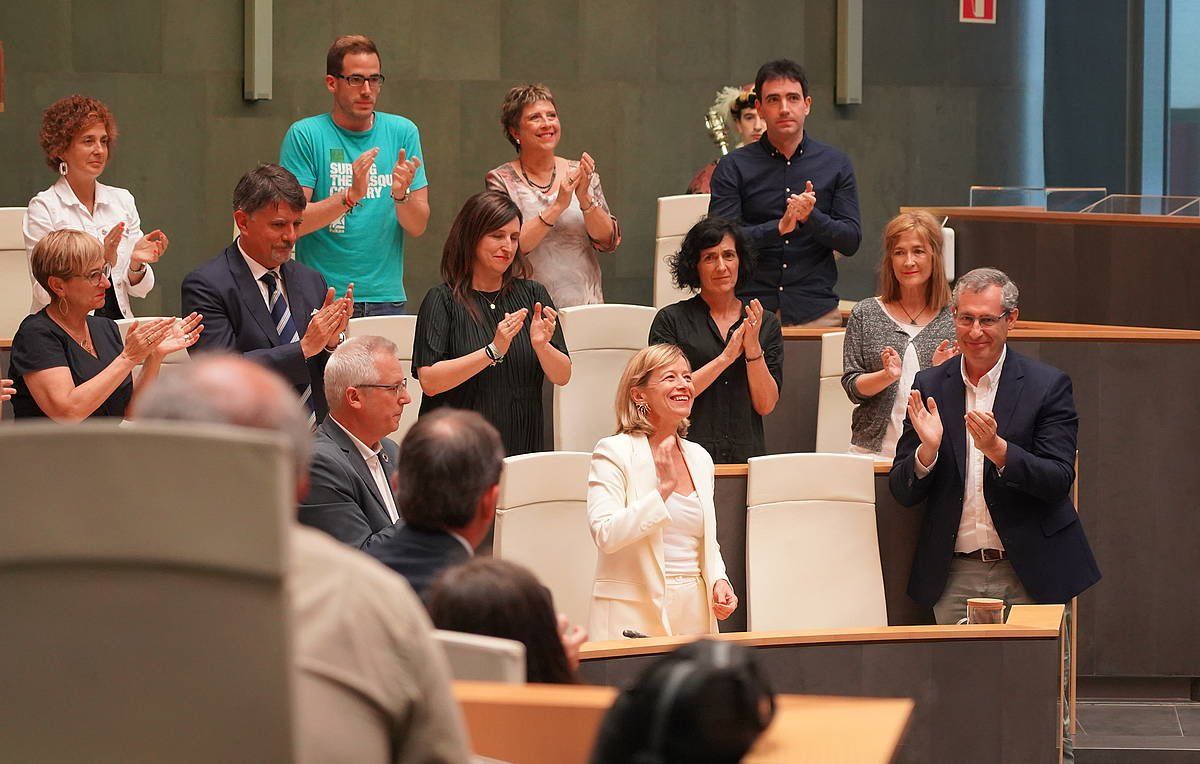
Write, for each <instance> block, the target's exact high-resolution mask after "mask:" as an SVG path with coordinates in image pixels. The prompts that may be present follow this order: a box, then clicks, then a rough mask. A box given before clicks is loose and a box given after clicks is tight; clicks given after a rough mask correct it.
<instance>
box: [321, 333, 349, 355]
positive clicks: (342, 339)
mask: <svg viewBox="0 0 1200 764" xmlns="http://www.w3.org/2000/svg"><path fill="white" fill-rule="evenodd" d="M345 341H346V333H345V332H338V336H337V341H336V342H334V343H333V345H326V346H325V349H326V350H328V351H329V352H330V353H332V352H333V351H335V350H337V349H338V345H340V344H342V343H343V342H345Z"/></svg>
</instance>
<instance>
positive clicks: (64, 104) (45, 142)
mask: <svg viewBox="0 0 1200 764" xmlns="http://www.w3.org/2000/svg"><path fill="white" fill-rule="evenodd" d="M97 122H99V123H101V124H103V125H104V132H106V133H108V148H109V150H112V147H113V144H115V143H116V142H117V120H116V119H114V118H113V115H112V112H111V111H109V110H108V107H107V106H105V105H104V103H103V102H101V101H98V100H96V99H95V98H91V97H89V96H84V95H73V96H67V97H66V98H60V99H58V100H57V101H55V102H54V103H52V104H50V106H49V107H47V108H46V110H45V111H44V112H42V129H41V131H39V132H38V143H40V144H41V146H42V152H43V153H44V154H45V155H46V164H47V166H49V167H50V169H52V170H57V169H58V163H59V162H61V161H62V157H61V154H62V153H63V152H64V151H66V149H67V147H68V146H70V145H71V141H73V140H75V136H77V135H79V134H80V133H82V132H83V131H84V130H86V129H88V128H89V127H91V126H92V125H94V124H96V123H97Z"/></svg>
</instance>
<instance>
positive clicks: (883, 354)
mask: <svg viewBox="0 0 1200 764" xmlns="http://www.w3.org/2000/svg"><path fill="white" fill-rule="evenodd" d="M879 361H880V363H882V364H883V367H882V368H883V370H884V372H886V373H887V375H888V379H890V380H892V381H893V382H894V381H896V380H897V379H900V374H901V372H902V370H903V368H904V363H903V361H902V360H901V358H900V353H898V352H896V348H894V347H892V346H891V345H888V346H887V347H885V348H884V349H883V350H881V351H879Z"/></svg>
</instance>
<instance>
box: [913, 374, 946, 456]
mask: <svg viewBox="0 0 1200 764" xmlns="http://www.w3.org/2000/svg"><path fill="white" fill-rule="evenodd" d="M908 421H909V422H911V423H912V427H913V429H914V430H915V431H916V433H917V437H919V438H920V439H921V449H920V451H919V452H918V454H917V457H918V458H919V459H920V460H921V463H922V464H924V465H926V466H930V465H932V464H933V460H934V459H935V458H937V451H938V449H939V448H941V446H942V417H941V416H940V415H939V414H938V408H937V401H935V400H934V399H933V398H930V399H929V405H928V408H926V404H925V401H922V400H921V391H920V390H912V391H910V392H909V394H908ZM925 457H928V458H925Z"/></svg>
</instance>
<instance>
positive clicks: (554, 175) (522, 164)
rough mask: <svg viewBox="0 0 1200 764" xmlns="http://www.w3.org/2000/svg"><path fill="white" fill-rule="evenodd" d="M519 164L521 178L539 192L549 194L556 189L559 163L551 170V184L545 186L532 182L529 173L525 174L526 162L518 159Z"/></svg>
mask: <svg viewBox="0 0 1200 764" xmlns="http://www.w3.org/2000/svg"><path fill="white" fill-rule="evenodd" d="M517 164H518V165H519V166H520V167H521V177H522V178H524V179H525V182H526V183H528V184H529V185H531V186H533V187H534V188H536V189H537V190H538V191H541V192H543V193H547V192H549V191H550V189H551V188H554V179H555V178H557V177H558V162H555V163H554V167H553V168H552V169H551V170H550V182H549V183H547V184H546V185H544V186H542V185H539V184H537V183H534V182H533V181H532V180H530V178H529V173H527V172H525V162H524V161H522V160H520V159H518V160H517Z"/></svg>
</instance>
